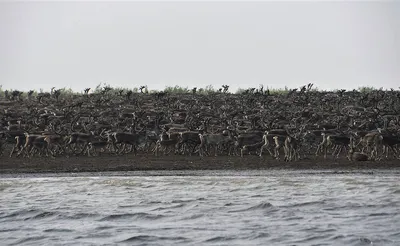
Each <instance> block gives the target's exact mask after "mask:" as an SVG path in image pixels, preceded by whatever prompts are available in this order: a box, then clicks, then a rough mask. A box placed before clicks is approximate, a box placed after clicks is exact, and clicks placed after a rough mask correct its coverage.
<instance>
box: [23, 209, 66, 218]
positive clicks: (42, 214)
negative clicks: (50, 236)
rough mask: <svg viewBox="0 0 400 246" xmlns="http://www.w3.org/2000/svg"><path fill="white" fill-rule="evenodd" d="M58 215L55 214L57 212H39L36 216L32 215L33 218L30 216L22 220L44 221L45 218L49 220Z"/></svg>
mask: <svg viewBox="0 0 400 246" xmlns="http://www.w3.org/2000/svg"><path fill="white" fill-rule="evenodd" d="M58 214H59V213H57V212H48V211H45V212H40V213H38V214H36V215H34V216H32V217H28V218H25V219H24V220H37V219H45V218H49V217H54V216H56V215H58Z"/></svg>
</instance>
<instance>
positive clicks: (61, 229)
mask: <svg viewBox="0 0 400 246" xmlns="http://www.w3.org/2000/svg"><path fill="white" fill-rule="evenodd" d="M73 231H74V230H70V229H65V228H52V229H46V230H43V232H73Z"/></svg>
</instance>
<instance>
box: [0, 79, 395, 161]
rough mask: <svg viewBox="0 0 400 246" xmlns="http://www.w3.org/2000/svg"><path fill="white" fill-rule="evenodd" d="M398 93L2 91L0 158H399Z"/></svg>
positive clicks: (223, 88)
mask: <svg viewBox="0 0 400 246" xmlns="http://www.w3.org/2000/svg"><path fill="white" fill-rule="evenodd" d="M399 120H400V91H399V90H394V89H390V90H383V89H382V88H381V89H375V88H371V87H362V88H359V89H358V90H352V91H346V90H335V91H321V90H318V89H316V88H313V84H308V85H305V86H302V87H300V88H294V89H289V88H284V89H271V88H264V86H263V85H260V87H259V88H248V89H239V90H238V91H237V92H235V93H231V92H230V91H229V86H228V85H222V86H221V87H220V88H215V89H214V87H213V86H207V87H206V88H196V87H193V88H188V87H186V88H184V87H180V86H175V87H167V88H165V90H163V91H155V90H149V89H148V87H147V86H140V87H137V88H134V89H128V88H113V87H111V86H109V85H106V84H99V85H98V86H97V87H96V88H94V89H91V88H83V90H82V92H74V91H72V90H70V89H65V88H55V87H53V88H52V89H51V91H49V92H44V91H42V90H41V91H39V92H37V91H34V90H29V91H18V90H3V89H2V88H1V87H0V154H1V155H2V157H1V158H57V157H60V156H71V155H82V156H86V155H87V156H99V155H127V154H130V155H132V156H134V155H138V154H142V155H157V156H161V158H162V156H164V155H190V156H200V157H201V158H207V157H206V156H221V155H226V156H227V155H231V156H238V158H246V156H248V155H257V156H260V158H263V159H265V160H266V161H267V160H268V159H277V160H282V161H298V160H301V159H313V158H316V157H318V156H321V158H330V159H339V158H342V159H348V160H350V161H365V160H370V161H379V160H385V159H399V157H400V156H399V143H400V124H399Z"/></svg>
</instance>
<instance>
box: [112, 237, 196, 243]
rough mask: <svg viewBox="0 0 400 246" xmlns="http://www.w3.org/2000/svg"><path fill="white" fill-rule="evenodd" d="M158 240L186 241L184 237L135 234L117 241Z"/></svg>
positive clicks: (141, 241)
mask: <svg viewBox="0 0 400 246" xmlns="http://www.w3.org/2000/svg"><path fill="white" fill-rule="evenodd" d="M158 241H188V239H187V238H185V237H157V236H148V235H137V236H132V237H130V238H127V239H125V240H122V241H119V243H133V242H140V243H143V242H158Z"/></svg>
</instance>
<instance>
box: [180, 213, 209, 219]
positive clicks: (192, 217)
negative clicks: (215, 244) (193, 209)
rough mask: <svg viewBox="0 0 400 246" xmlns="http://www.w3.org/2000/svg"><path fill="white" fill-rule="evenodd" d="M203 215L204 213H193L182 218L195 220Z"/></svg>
mask: <svg viewBox="0 0 400 246" xmlns="http://www.w3.org/2000/svg"><path fill="white" fill-rule="evenodd" d="M201 217H204V214H192V215H188V216H185V217H183V218H181V220H194V219H198V218H201Z"/></svg>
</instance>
